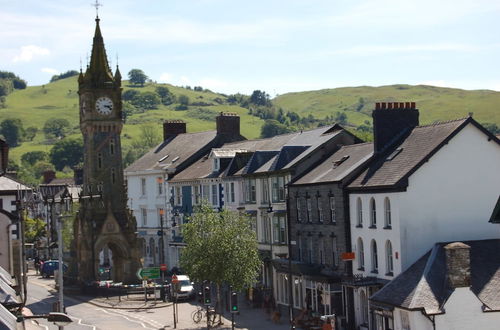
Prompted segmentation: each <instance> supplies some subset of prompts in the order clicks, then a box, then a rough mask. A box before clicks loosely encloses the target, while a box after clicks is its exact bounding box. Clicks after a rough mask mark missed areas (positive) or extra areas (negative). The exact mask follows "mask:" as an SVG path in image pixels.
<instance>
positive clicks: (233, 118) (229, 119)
mask: <svg viewBox="0 0 500 330" xmlns="http://www.w3.org/2000/svg"><path fill="white" fill-rule="evenodd" d="M216 126H217V135H224V136H226V137H228V138H229V140H228V141H231V140H233V141H237V140H239V139H240V136H241V135H240V116H238V114H237V113H234V112H221V113H220V114H219V115H218V116H217V118H216Z"/></svg>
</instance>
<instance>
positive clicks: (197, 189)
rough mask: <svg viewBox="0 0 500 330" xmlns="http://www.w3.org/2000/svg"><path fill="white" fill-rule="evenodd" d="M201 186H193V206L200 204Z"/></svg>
mask: <svg viewBox="0 0 500 330" xmlns="http://www.w3.org/2000/svg"><path fill="white" fill-rule="evenodd" d="M200 190H201V186H199V185H195V186H193V204H194V205H199V204H200V202H201V191H200Z"/></svg>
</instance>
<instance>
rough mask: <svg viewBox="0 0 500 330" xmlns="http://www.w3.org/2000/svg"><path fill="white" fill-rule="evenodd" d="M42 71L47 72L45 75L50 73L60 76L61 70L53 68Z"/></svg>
mask: <svg viewBox="0 0 500 330" xmlns="http://www.w3.org/2000/svg"><path fill="white" fill-rule="evenodd" d="M40 71H42V72H45V73H49V74H52V75H54V74H59V70H56V69H52V68H42V69H41V70H40Z"/></svg>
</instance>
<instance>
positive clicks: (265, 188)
mask: <svg viewBox="0 0 500 330" xmlns="http://www.w3.org/2000/svg"><path fill="white" fill-rule="evenodd" d="M260 182H261V187H262V203H269V179H268V178H264V179H262V180H260Z"/></svg>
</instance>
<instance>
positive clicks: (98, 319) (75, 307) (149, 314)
mask: <svg viewBox="0 0 500 330" xmlns="http://www.w3.org/2000/svg"><path fill="white" fill-rule="evenodd" d="M53 283H54V280H53V279H52V278H51V279H42V278H41V277H38V276H30V277H29V281H28V301H27V303H26V307H28V308H29V309H30V310H31V311H32V312H33V314H46V313H49V312H50V311H52V305H53V303H55V302H56V301H57V293H56V292H54V291H53ZM51 285H52V286H51ZM64 301H65V305H66V313H67V314H68V315H69V316H70V317H71V318H72V319H73V323H71V324H70V325H68V326H65V327H64V328H65V329H68V330H73V329H74V330H77V329H78V330H80V329H81V330H90V329H91V330H98V329H102V330H109V329H124V330H125V329H137V328H140V329H168V328H173V322H170V318H169V319H168V320H163V319H166V314H167V309H168V311H170V313H171V312H172V309H171V308H168V307H167V308H161V309H151V310H141V309H131V310H127V309H112V308H101V307H97V306H95V305H92V304H89V303H85V302H82V301H80V300H76V299H73V298H71V297H68V296H65V298H64ZM168 315H169V316H170V314H168ZM37 322H38V323H39V326H38V325H37V326H36V327H34V328H33V329H36V328H42V329H57V326H55V325H54V324H52V323H48V322H47V321H45V320H43V319H37ZM31 323H32V325H36V322H35V321H32V322H31ZM169 323H172V325H170V324H169Z"/></svg>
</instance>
